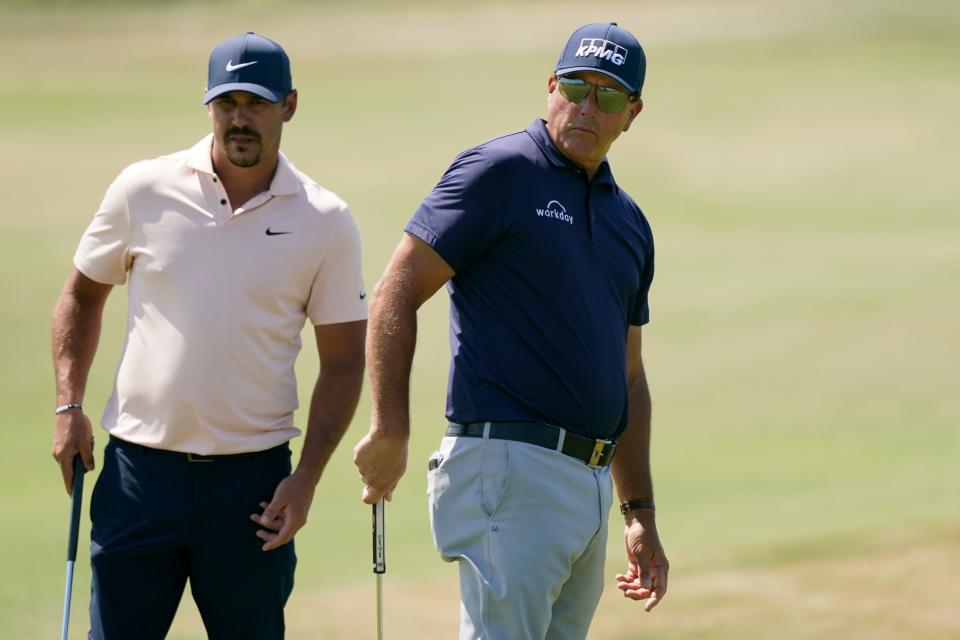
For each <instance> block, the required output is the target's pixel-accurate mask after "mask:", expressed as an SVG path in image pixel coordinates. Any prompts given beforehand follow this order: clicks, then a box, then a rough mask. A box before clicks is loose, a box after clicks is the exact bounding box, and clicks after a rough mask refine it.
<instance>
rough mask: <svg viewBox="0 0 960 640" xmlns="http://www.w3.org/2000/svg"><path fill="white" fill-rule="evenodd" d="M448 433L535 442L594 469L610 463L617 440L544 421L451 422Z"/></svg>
mask: <svg viewBox="0 0 960 640" xmlns="http://www.w3.org/2000/svg"><path fill="white" fill-rule="evenodd" d="M447 435H448V436H453V437H458V438H493V439H494V440H514V441H516V442H526V443H527V444H535V445H537V446H538V447H544V448H545V449H553V450H554V451H559V452H561V453H563V454H565V455H568V456H570V457H571V458H576V459H577V460H581V461H582V462H584V463H585V464H586V465H587V466H588V467H592V468H594V469H598V468H600V467H605V466H607V465H608V464H610V463H611V462H612V461H613V454H614V452H615V451H616V450H617V443H616V442H614V441H612V440H594V439H593V438H587V437H586V436H581V435H579V434H576V433H571V432H569V431H567V430H566V429H561V428H560V427H556V426H554V425H552V424H544V423H543V422H472V423H470V424H457V423H456V422H451V423H450V424H449V425H448V426H447Z"/></svg>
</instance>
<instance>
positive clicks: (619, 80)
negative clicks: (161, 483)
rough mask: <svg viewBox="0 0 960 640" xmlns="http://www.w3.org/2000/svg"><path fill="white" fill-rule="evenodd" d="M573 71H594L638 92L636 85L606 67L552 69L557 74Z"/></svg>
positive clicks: (633, 91)
mask: <svg viewBox="0 0 960 640" xmlns="http://www.w3.org/2000/svg"><path fill="white" fill-rule="evenodd" d="M575 71H596V72H597V73H602V74H603V75H605V76H607V77H608V78H613V79H614V80H616V81H617V82H619V83H620V84H622V85H623V86H624V87H625V88H626V89H627V91H629V92H630V93H638V91H637V87H636V86H634V85H632V84H630V83H629V82H627V81H626V80H624V79H623V78H621V77H620V76H618V75H617V74H615V73H610V72H609V71H607V70H606V69H601V68H599V67H564V68H563V69H557V70H556V71H554V73H555V74H556V75H558V76H562V75H565V74H568V73H573V72H575Z"/></svg>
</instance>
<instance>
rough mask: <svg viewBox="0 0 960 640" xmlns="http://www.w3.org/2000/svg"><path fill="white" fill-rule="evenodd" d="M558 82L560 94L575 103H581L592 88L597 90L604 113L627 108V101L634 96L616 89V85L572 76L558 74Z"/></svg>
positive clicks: (600, 106)
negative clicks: (594, 82) (609, 85)
mask: <svg viewBox="0 0 960 640" xmlns="http://www.w3.org/2000/svg"><path fill="white" fill-rule="evenodd" d="M557 84H558V86H559V89H560V95H562V96H563V97H564V98H566V99H567V100H569V101H570V102H574V103H577V104H579V103H581V102H583V100H584V99H585V98H586V97H587V96H589V95H590V89H591V88H596V90H597V106H598V107H599V108H600V111H603V112H604V113H619V112H621V111H623V110H624V108H626V106H627V103H629V102H630V99H631V98H632V97H633V96H632V95H631V94H629V93H627V92H626V91H621V90H620V89H615V88H614V87H604V86H602V85H599V84H593V83H592V82H587V81H586V80H583V79H581V78H571V77H569V76H557Z"/></svg>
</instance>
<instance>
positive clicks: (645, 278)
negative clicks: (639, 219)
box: [630, 225, 654, 326]
mask: <svg viewBox="0 0 960 640" xmlns="http://www.w3.org/2000/svg"><path fill="white" fill-rule="evenodd" d="M647 234H648V236H647V237H648V238H649V240H650V242H649V244H648V245H647V249H646V252H645V253H644V256H643V273H641V274H640V290H639V292H638V295H637V301H636V303H635V304H634V306H633V315H632V317H631V318H630V324H632V325H638V326H639V325H644V324H647V323H648V322H650V304H649V295H650V286H651V285H652V284H653V263H654V260H653V257H654V250H653V233H652V232H651V231H650V227H649V225H647Z"/></svg>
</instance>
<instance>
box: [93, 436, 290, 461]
mask: <svg viewBox="0 0 960 640" xmlns="http://www.w3.org/2000/svg"><path fill="white" fill-rule="evenodd" d="M110 439H111V440H114V441H116V446H119V447H121V448H134V449H139V450H141V451H144V452H146V453H149V454H151V455H155V456H161V457H164V458H169V459H171V460H181V461H185V462H225V461H229V460H242V459H243V458H251V457H253V456H259V455H263V454H266V453H269V452H271V451H274V450H277V449H284V448H286V447H287V446H288V445H287V443H286V442H284V443H283V444H279V445H277V446H275V447H272V448H270V449H265V450H263V451H246V452H244V453H220V454H216V455H208V456H205V455H200V454H199V453H181V452H180V451H170V450H169V449H155V448H153V447H147V446H144V445H142V444H137V443H135V442H130V441H129V440H123V439H121V438H118V437H116V436H110Z"/></svg>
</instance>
